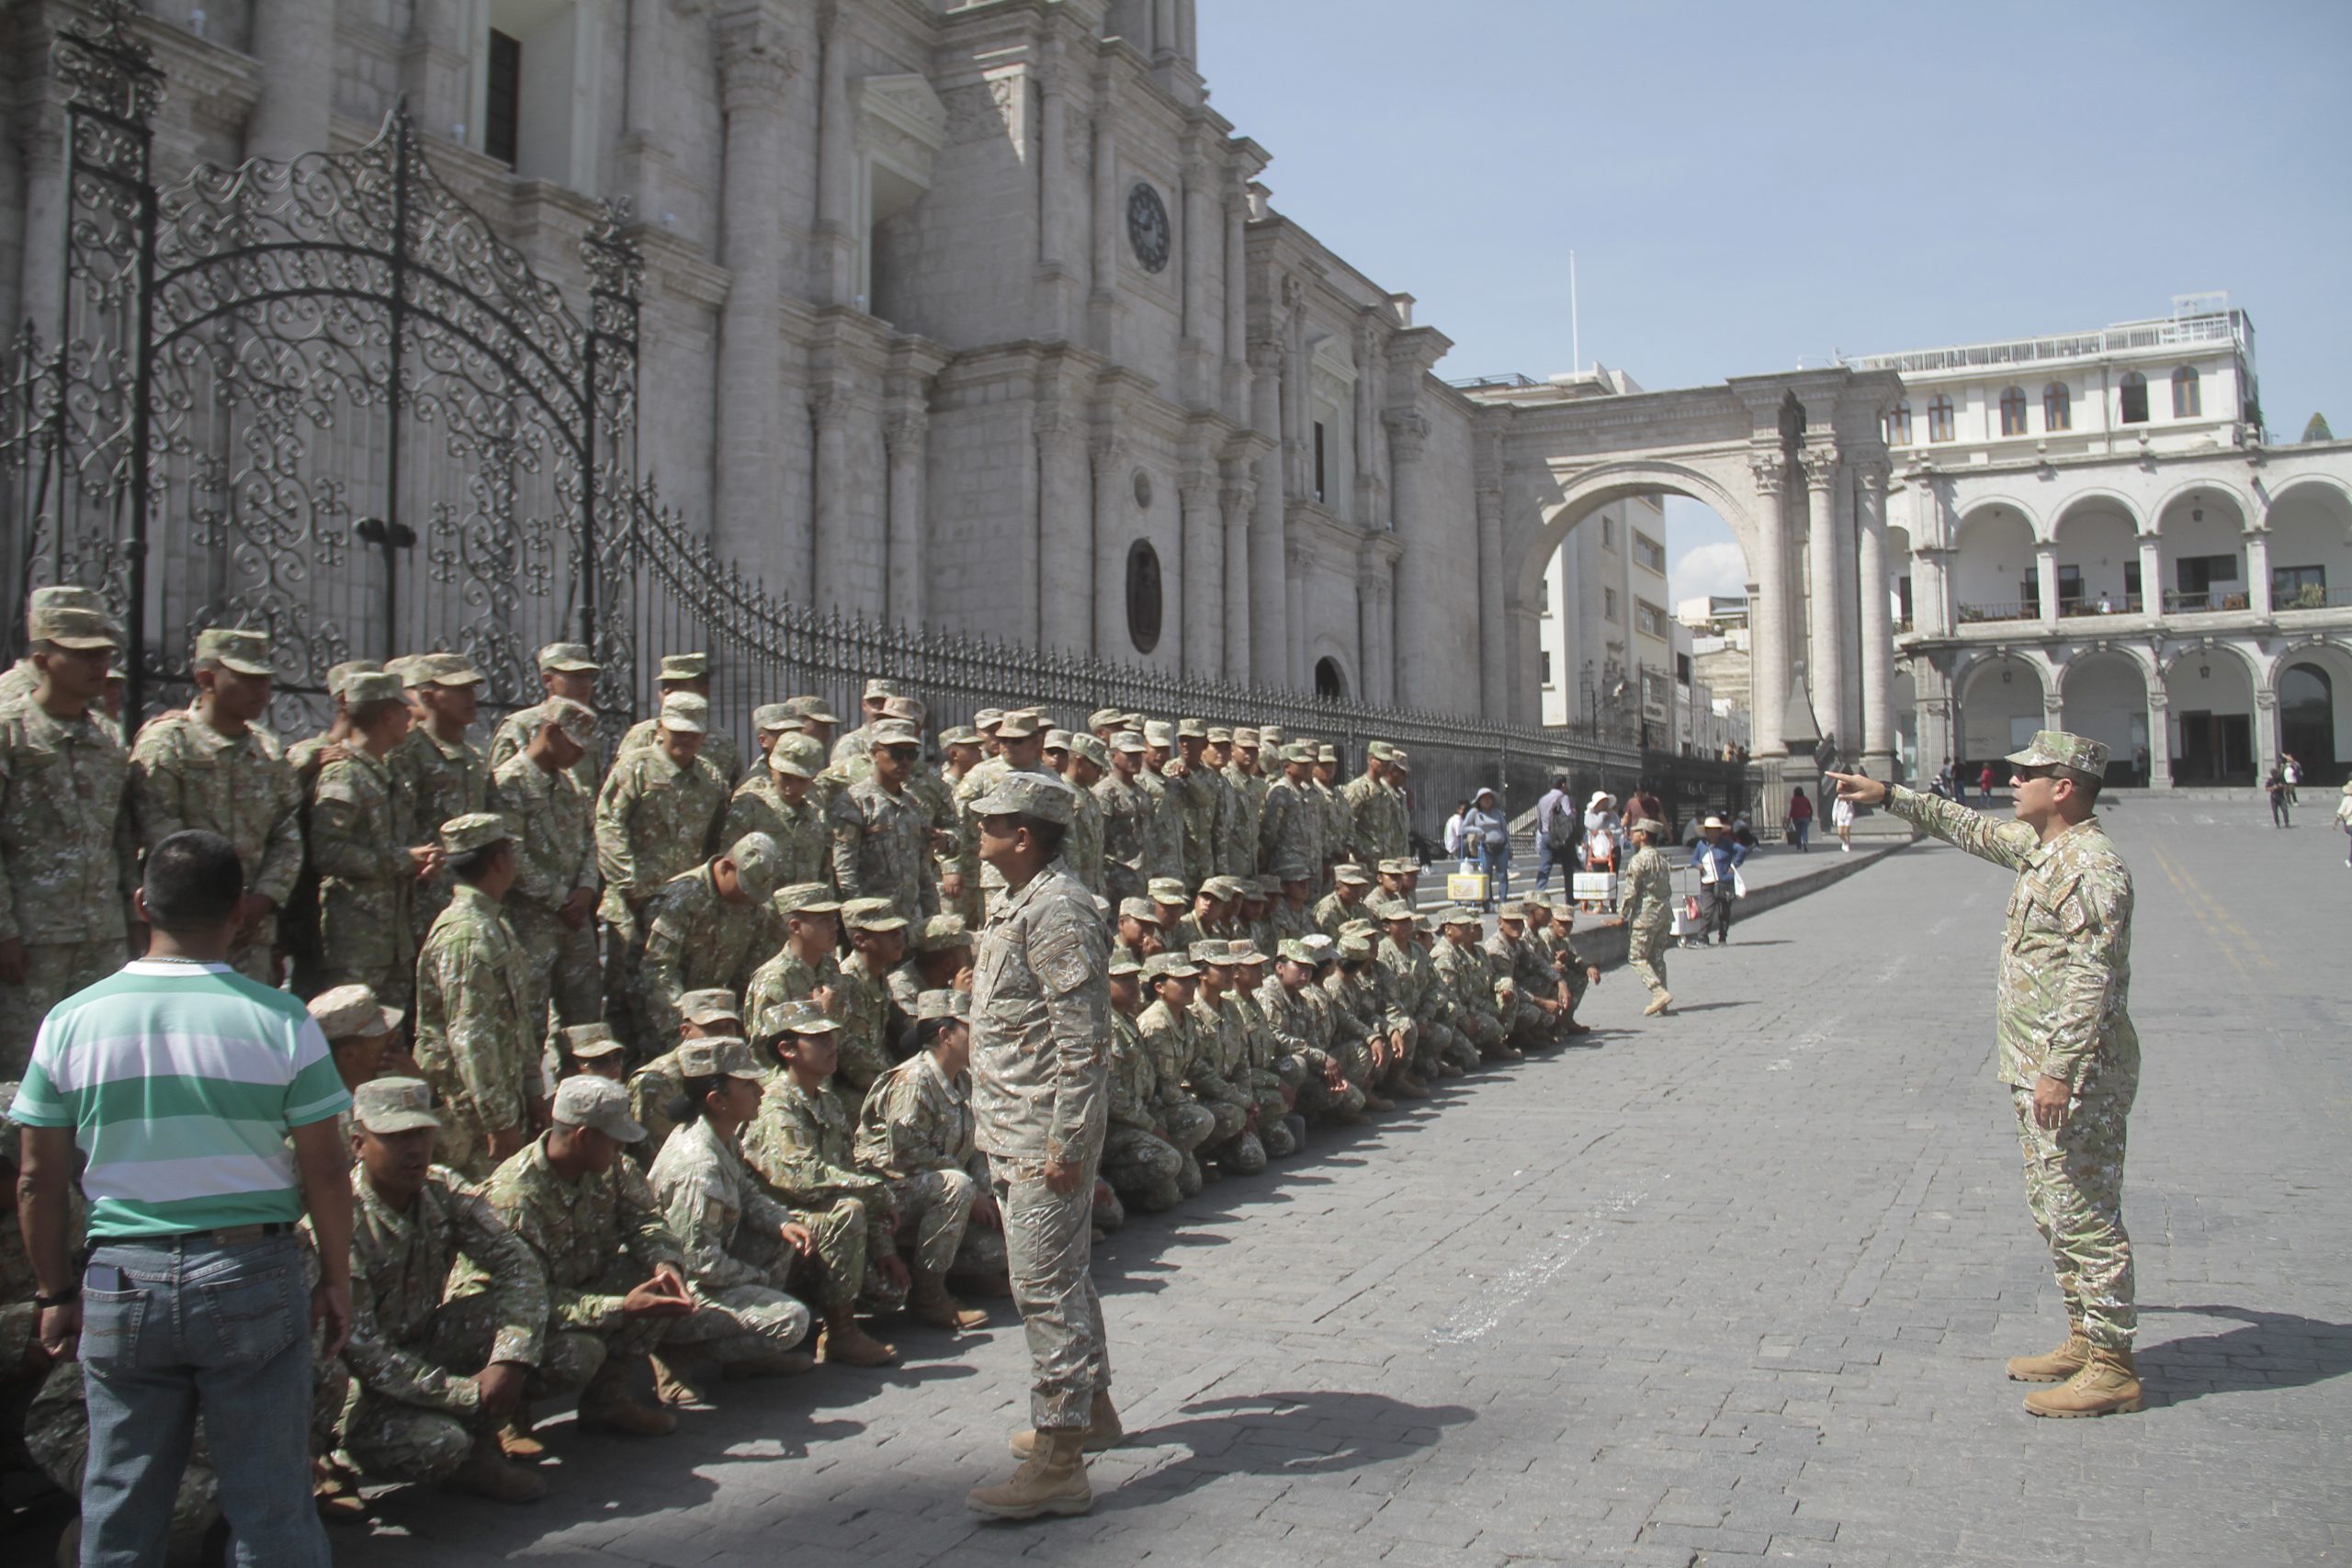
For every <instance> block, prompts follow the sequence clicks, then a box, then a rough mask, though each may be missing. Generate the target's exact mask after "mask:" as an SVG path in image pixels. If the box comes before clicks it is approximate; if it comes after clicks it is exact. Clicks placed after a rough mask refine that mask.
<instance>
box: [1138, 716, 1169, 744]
mask: <svg viewBox="0 0 2352 1568" xmlns="http://www.w3.org/2000/svg"><path fill="white" fill-rule="evenodd" d="M1143 739H1144V744H1145V745H1147V746H1157V747H1159V749H1160V750H1163V751H1164V750H1168V749H1169V748H1170V747H1171V746H1174V745H1175V744H1176V727H1175V726H1174V725H1172V724H1170V723H1169V722H1168V721H1167V720H1166V719H1164V718H1155V719H1150V720H1148V721H1147V722H1146V723H1145V725H1144V727H1143Z"/></svg>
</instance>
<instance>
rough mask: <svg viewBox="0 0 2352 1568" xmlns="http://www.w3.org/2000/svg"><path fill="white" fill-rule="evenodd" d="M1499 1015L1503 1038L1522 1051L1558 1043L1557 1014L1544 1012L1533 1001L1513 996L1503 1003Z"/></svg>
mask: <svg viewBox="0 0 2352 1568" xmlns="http://www.w3.org/2000/svg"><path fill="white" fill-rule="evenodd" d="M1501 1017H1502V1037H1503V1039H1504V1040H1505V1041H1506V1042H1507V1043H1510V1044H1512V1045H1515V1046H1517V1047H1519V1048H1520V1049H1521V1050H1522V1051H1524V1050H1527V1049H1529V1048H1530V1047H1532V1046H1536V1045H1555V1044H1557V1043H1559V1040H1560V1018H1559V1016H1558V1015H1557V1014H1555V1013H1548V1012H1545V1011H1544V1010H1543V1009H1542V1008H1540V1007H1537V1006H1536V1005H1535V1004H1534V1003H1533V1002H1530V1001H1521V1000H1519V999H1517V998H1513V999H1511V1000H1510V1001H1507V1002H1505V1003H1504V1004H1503V1011H1502V1015H1501Z"/></svg>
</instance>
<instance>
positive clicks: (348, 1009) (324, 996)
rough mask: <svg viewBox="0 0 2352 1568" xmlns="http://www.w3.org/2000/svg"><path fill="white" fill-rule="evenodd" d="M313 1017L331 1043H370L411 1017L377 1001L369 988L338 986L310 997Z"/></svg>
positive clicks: (320, 1030)
mask: <svg viewBox="0 0 2352 1568" xmlns="http://www.w3.org/2000/svg"><path fill="white" fill-rule="evenodd" d="M310 1007H311V1021H313V1022H315V1023H317V1024H318V1026H319V1032H320V1033H322V1034H323V1035H325V1036H326V1037H327V1038H328V1039H329V1040H331V1041H332V1040H369V1039H373V1038H375V1037H376V1036H377V1035H379V1034H390V1032H392V1031H393V1030H395V1029H398V1028H399V1027H400V1026H401V1019H403V1018H406V1017H407V1016H408V1015H407V1014H406V1013H404V1012H402V1011H401V1010H400V1009H398V1008H388V1007H386V1006H384V1005H383V1004H382V1003H380V1002H379V1001H378V1000H377V999H376V993H375V991H374V989H373V988H372V987H367V986H362V985H356V984H355V985H349V986H335V987H330V988H329V989H327V990H323V991H321V992H320V993H319V994H318V995H317V996H315V997H312V998H311V1003H310Z"/></svg>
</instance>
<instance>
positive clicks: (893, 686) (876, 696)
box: [865, 677, 901, 703]
mask: <svg viewBox="0 0 2352 1568" xmlns="http://www.w3.org/2000/svg"><path fill="white" fill-rule="evenodd" d="M900 691H901V688H900V686H899V682H896V681H885V680H882V679H880V678H878V677H877V678H876V679H875V680H871V681H868V682H865V701H867V702H869V703H871V702H879V701H881V700H883V699H885V698H888V697H895V696H898V695H899V694H900Z"/></svg>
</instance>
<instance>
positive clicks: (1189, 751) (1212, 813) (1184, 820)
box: [1160, 718, 1225, 887]
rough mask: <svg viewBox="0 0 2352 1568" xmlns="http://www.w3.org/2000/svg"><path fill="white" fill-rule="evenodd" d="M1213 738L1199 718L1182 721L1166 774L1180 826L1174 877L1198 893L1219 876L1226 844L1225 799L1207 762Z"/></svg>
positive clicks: (1170, 800) (1161, 770) (1177, 728)
mask: <svg viewBox="0 0 2352 1568" xmlns="http://www.w3.org/2000/svg"><path fill="white" fill-rule="evenodd" d="M1208 733H1209V732H1208V726H1207V725H1205V724H1204V723H1203V722H1202V721H1201V720H1199V719H1197V718H1186V719H1179V720H1178V721H1177V724H1176V756H1175V758H1174V760H1173V761H1170V762H1168V763H1167V764H1166V765H1165V766H1163V767H1162V768H1161V769H1160V775H1161V776H1162V777H1163V778H1165V779H1166V780H1167V781H1168V800H1169V804H1170V805H1171V806H1173V807H1175V810H1176V821H1177V833H1178V840H1177V866H1176V868H1175V869H1174V870H1172V871H1171V872H1170V873H1169V874H1170V875H1171V876H1179V877H1182V879H1183V882H1184V886H1187V887H1198V886H1200V885H1201V884H1202V883H1204V882H1206V881H1207V880H1208V879H1209V878H1210V877H1212V876H1215V875H1216V874H1217V871H1218V866H1217V852H1218V851H1219V850H1220V849H1222V848H1223V844H1224V831H1225V818H1224V805H1225V798H1224V795H1223V793H1222V791H1221V790H1220V789H1219V787H1218V784H1219V781H1218V780H1217V779H1216V774H1215V773H1214V772H1213V771H1212V770H1211V769H1210V768H1209V766H1208V764H1207V763H1206V762H1205V761H1203V760H1202V753H1203V752H1204V751H1205V750H1207V748H1208Z"/></svg>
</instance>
